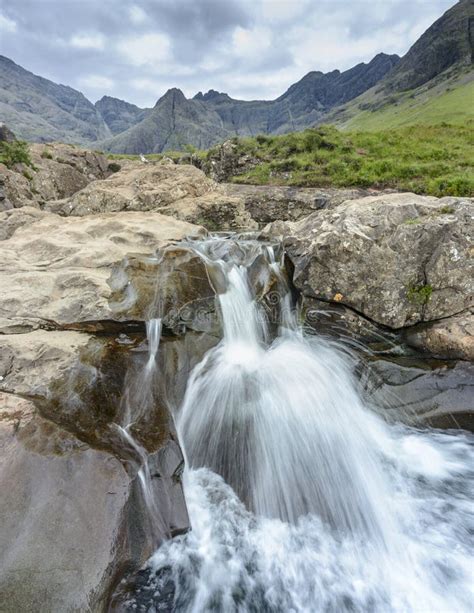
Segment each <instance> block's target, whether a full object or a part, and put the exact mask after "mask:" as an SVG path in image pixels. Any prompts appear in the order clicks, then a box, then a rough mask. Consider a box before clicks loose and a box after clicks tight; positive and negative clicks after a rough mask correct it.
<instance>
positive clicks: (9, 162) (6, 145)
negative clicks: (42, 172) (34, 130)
mask: <svg viewBox="0 0 474 613" xmlns="http://www.w3.org/2000/svg"><path fill="white" fill-rule="evenodd" d="M0 163H1V164H5V166H6V167H7V168H12V166H14V165H15V164H25V165H26V166H29V167H30V168H33V162H32V160H31V157H30V150H29V148H28V143H26V142H25V141H22V140H14V141H11V142H7V141H1V142H0Z"/></svg>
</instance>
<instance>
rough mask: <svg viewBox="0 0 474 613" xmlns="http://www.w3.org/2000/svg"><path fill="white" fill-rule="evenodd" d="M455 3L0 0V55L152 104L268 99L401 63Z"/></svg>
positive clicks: (63, 79)
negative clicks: (314, 74)
mask: <svg viewBox="0 0 474 613" xmlns="http://www.w3.org/2000/svg"><path fill="white" fill-rule="evenodd" d="M453 4H455V0H0V53H1V54H2V55H6V56H7V57H10V58H11V59H13V60H14V61H15V62H17V63H18V64H20V65H22V66H23V67H24V68H27V69H28V70H31V71H32V72H34V73H36V74H40V75H41V76H44V77H47V78H49V79H51V80H53V81H55V82H59V83H64V84H66V85H70V86H72V87H74V88H76V89H79V90H81V91H82V92H84V94H85V95H86V96H87V97H88V98H89V99H91V100H92V101H95V100H97V99H98V98H100V97H102V95H103V94H107V95H110V96H117V97H119V98H123V99H125V100H128V101H130V102H134V103H135V104H138V105H140V106H153V105H154V104H155V102H156V100H157V99H158V98H159V97H160V96H161V95H162V94H163V93H165V91H166V90H167V89H168V88H170V87H180V88H181V89H182V90H183V91H184V93H185V94H186V95H187V96H192V95H194V94H195V93H196V92H197V91H199V90H202V91H207V90H208V89H210V88H213V89H217V90H219V91H225V92H227V93H229V94H230V95H231V96H232V97H235V98H242V99H255V98H265V99H271V98H275V97H277V96H278V95H280V94H281V93H283V91H284V90H285V89H287V87H288V86H289V85H291V84H292V83H294V82H295V81H297V80H299V79H300V78H301V77H302V76H303V75H304V74H306V73H307V72H309V71H310V70H322V71H324V72H326V71H329V70H333V69H335V68H339V69H341V70H344V69H347V68H350V67H351V66H353V65H355V64H357V63H359V62H363V61H366V62H367V61H370V59H371V58H372V57H373V56H374V55H376V54H377V53H379V52H380V51H384V52H385V53H398V54H399V55H402V54H403V53H405V52H406V51H407V50H408V48H409V47H410V46H411V44H413V42H415V40H416V39H417V38H418V37H419V36H420V35H421V34H422V33H423V32H424V31H425V30H426V28H427V27H428V26H429V25H430V24H431V23H432V22H433V21H435V19H437V18H438V17H439V16H440V15H442V13H443V12H444V11H445V10H447V9H448V8H449V7H450V6H452V5H453Z"/></svg>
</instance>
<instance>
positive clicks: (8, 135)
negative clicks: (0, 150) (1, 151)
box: [0, 122, 16, 143]
mask: <svg viewBox="0 0 474 613" xmlns="http://www.w3.org/2000/svg"><path fill="white" fill-rule="evenodd" d="M14 140H16V136H15V135H14V134H13V132H12V131H11V130H10V128H9V127H8V126H7V125H5V124H4V123H2V122H0V142H7V143H12V142H13V141H14Z"/></svg>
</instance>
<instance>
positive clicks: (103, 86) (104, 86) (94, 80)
mask: <svg viewBox="0 0 474 613" xmlns="http://www.w3.org/2000/svg"><path fill="white" fill-rule="evenodd" d="M79 85H80V86H81V87H87V88H88V89H98V90H109V91H110V90H111V89H112V88H113V87H114V85H115V83H114V81H113V80H112V79H109V78H108V77H103V76H101V75H96V74H91V75H87V76H86V77H81V78H80V79H79Z"/></svg>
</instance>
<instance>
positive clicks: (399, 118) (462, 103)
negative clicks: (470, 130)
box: [341, 81, 474, 130]
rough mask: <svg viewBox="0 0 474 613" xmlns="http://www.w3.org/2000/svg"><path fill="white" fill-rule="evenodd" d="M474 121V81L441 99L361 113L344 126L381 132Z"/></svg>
mask: <svg viewBox="0 0 474 613" xmlns="http://www.w3.org/2000/svg"><path fill="white" fill-rule="evenodd" d="M468 120H474V81H471V82H470V83H465V84H463V85H460V86H459V87H457V88H456V89H453V90H450V91H445V92H443V93H441V94H440V95H438V96H435V97H429V96H423V95H419V96H416V97H413V98H412V97H406V98H405V99H404V100H403V101H401V102H399V103H398V104H391V105H387V106H386V107H384V108H381V109H378V110H376V111H361V112H360V113H359V114H357V115H356V116H355V117H353V118H351V119H349V120H348V121H346V122H345V123H343V124H342V125H341V127H343V128H346V129H350V130H381V129H386V128H397V127H402V126H408V125H415V124H422V125H436V124H440V123H442V122H446V121H449V123H450V124H464V123H466V122H467V121H468Z"/></svg>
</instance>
